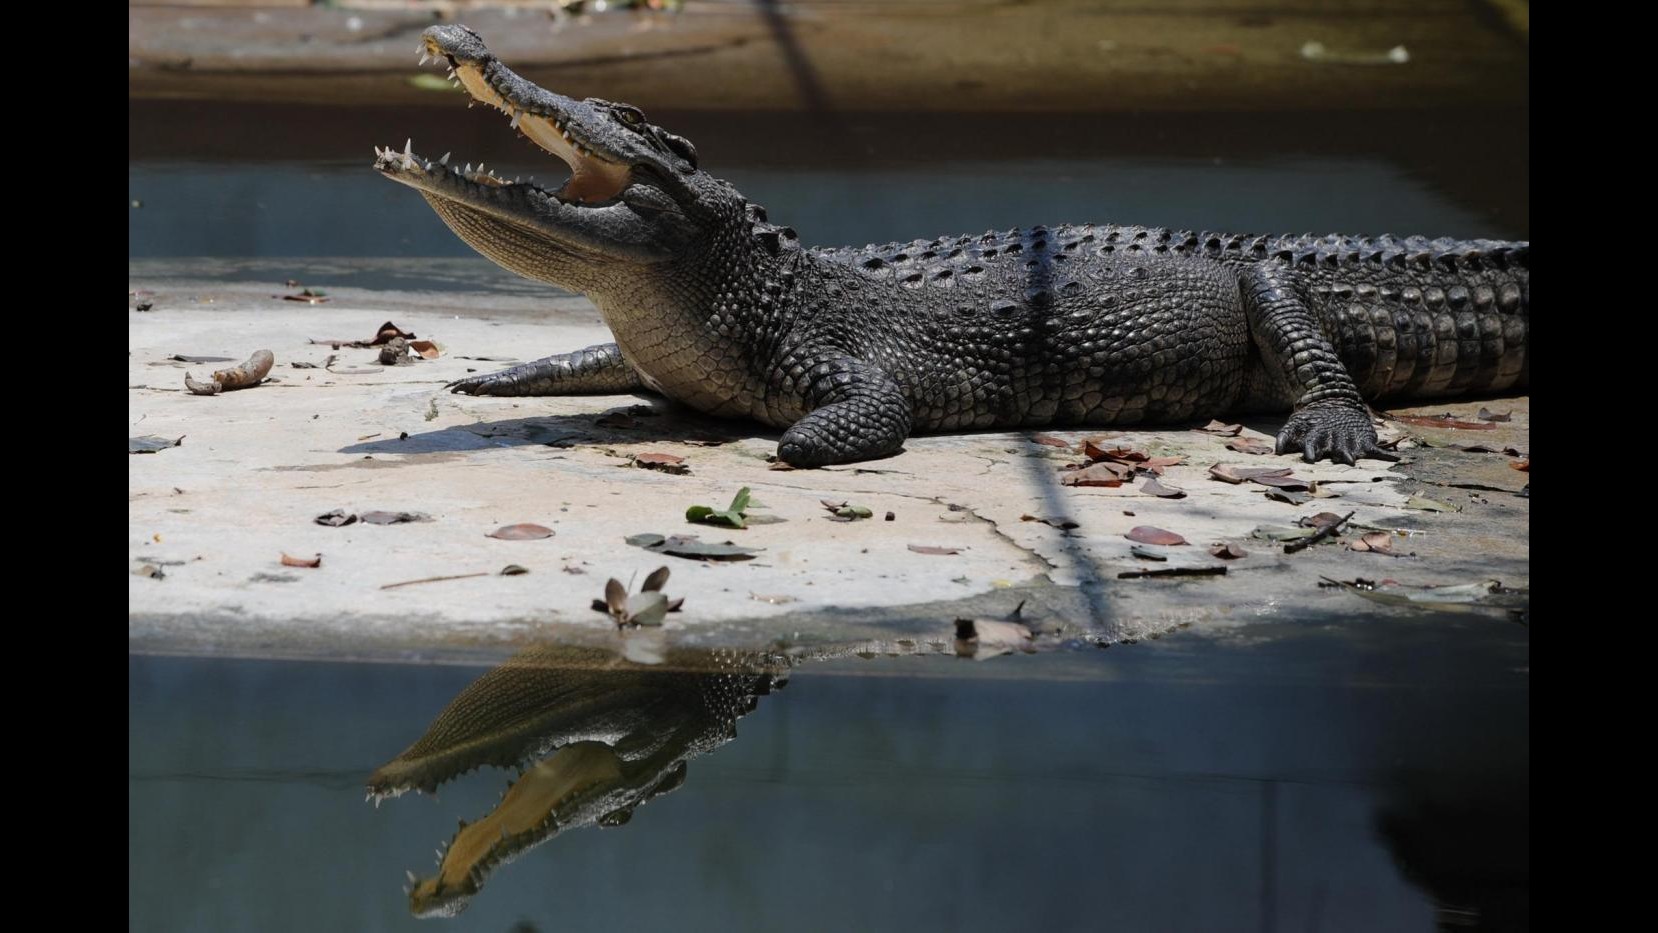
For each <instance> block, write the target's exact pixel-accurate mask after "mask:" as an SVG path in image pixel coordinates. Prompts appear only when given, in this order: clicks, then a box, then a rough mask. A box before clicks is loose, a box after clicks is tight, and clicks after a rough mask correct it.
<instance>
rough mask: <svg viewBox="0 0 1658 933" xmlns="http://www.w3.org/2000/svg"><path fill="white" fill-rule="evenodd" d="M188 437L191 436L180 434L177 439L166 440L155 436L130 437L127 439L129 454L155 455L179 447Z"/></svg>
mask: <svg viewBox="0 0 1658 933" xmlns="http://www.w3.org/2000/svg"><path fill="white" fill-rule="evenodd" d="M188 436H189V435H186V434H180V435H179V436H178V437H175V438H165V437H157V436H156V435H154V434H146V435H144V436H143V437H129V438H127V453H129V454H153V453H155V452H156V451H160V450H166V449H167V448H169V447H177V446H178V445H180V444H182V443H184V439H185V438H186V437H188Z"/></svg>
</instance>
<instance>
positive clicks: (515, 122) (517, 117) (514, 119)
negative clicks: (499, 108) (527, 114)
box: [512, 110, 524, 130]
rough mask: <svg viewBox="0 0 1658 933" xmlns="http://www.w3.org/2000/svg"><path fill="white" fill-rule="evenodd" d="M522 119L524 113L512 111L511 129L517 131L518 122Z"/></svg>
mask: <svg viewBox="0 0 1658 933" xmlns="http://www.w3.org/2000/svg"><path fill="white" fill-rule="evenodd" d="M523 117H524V111H522V110H514V111H513V112H512V128H513V129H515V130H516V129H518V121H519V120H521V119H523Z"/></svg>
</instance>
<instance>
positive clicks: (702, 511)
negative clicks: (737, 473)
mask: <svg viewBox="0 0 1658 933" xmlns="http://www.w3.org/2000/svg"><path fill="white" fill-rule="evenodd" d="M749 504H750V503H749V489H748V487H747V486H744V487H743V488H741V489H739V490H737V494H736V495H735V496H732V497H731V504H730V505H729V506H726V507H725V508H724V509H715V508H713V507H712V506H706V505H693V506H691V507H690V508H688V509H686V510H685V520H686V521H688V522H694V523H697V524H702V525H726V526H728V527H731V528H744V527H747V526H746V523H745V522H744V519H745V518H746V516H745V515H744V514H743V513H744V512H745V511H747V510H748V508H749Z"/></svg>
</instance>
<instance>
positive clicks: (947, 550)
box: [906, 544, 962, 557]
mask: <svg viewBox="0 0 1658 933" xmlns="http://www.w3.org/2000/svg"><path fill="white" fill-rule="evenodd" d="M906 547H908V548H909V549H910V550H912V551H914V552H915V553H917V554H932V555H936V556H939V557H948V556H950V555H952V554H960V553H961V550H962V549H961V548H959V547H942V546H939V545H934V544H910V545H906Z"/></svg>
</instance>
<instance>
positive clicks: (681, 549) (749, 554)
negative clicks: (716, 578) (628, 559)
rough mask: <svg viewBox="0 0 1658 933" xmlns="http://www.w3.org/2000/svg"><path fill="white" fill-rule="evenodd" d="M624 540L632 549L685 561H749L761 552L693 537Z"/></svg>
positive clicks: (652, 536) (646, 536)
mask: <svg viewBox="0 0 1658 933" xmlns="http://www.w3.org/2000/svg"><path fill="white" fill-rule="evenodd" d="M626 540H627V543H629V544H631V545H633V546H634V547H641V548H644V549H645V550H647V551H654V552H656V553H660V554H671V555H673V556H674V557H683V558H686V559H687V560H750V559H752V558H753V557H754V555H756V554H758V553H760V551H761V550H763V549H762V548H747V547H739V546H737V545H735V544H732V543H731V542H729V541H727V542H725V543H724V544H710V543H708V542H704V541H700V540H698V539H697V537H696V536H695V535H674V536H673V537H663V536H662V535H658V534H640V535H629V536H628V537H627V539H626Z"/></svg>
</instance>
